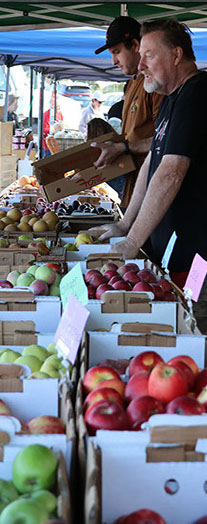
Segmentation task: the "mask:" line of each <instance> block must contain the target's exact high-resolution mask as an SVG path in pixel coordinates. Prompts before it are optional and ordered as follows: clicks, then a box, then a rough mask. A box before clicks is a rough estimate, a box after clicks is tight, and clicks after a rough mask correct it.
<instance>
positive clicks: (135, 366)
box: [129, 351, 163, 377]
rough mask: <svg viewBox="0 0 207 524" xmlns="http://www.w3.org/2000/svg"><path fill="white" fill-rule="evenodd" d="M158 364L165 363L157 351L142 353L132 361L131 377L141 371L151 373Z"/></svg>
mask: <svg viewBox="0 0 207 524" xmlns="http://www.w3.org/2000/svg"><path fill="white" fill-rule="evenodd" d="M158 362H163V358H162V357H161V356H160V355H159V354H158V353H156V351H142V353H140V354H139V355H136V357H133V358H132V359H131V360H130V364H129V376H130V377H131V376H132V375H135V374H136V373H140V372H141V371H147V373H151V371H152V369H153V368H154V367H155V366H156V364H158Z"/></svg>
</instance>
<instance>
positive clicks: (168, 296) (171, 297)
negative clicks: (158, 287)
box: [163, 291, 177, 302]
mask: <svg viewBox="0 0 207 524" xmlns="http://www.w3.org/2000/svg"><path fill="white" fill-rule="evenodd" d="M163 300H164V301H165V302H176V300H177V298H176V295H175V293H174V292H173V291H165V293H164V298H163Z"/></svg>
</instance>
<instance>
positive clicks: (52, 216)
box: [42, 211, 59, 222]
mask: <svg viewBox="0 0 207 524" xmlns="http://www.w3.org/2000/svg"><path fill="white" fill-rule="evenodd" d="M42 218H43V220H45V221H46V222H47V220H53V221H54V222H59V218H58V216H57V215H56V213H55V212H54V211H48V212H47V213H45V214H44V215H43V217H42Z"/></svg>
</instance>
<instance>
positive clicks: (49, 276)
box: [35, 265, 56, 285]
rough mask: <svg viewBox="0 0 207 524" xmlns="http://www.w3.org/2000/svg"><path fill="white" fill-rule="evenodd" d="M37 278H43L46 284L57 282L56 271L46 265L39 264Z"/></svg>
mask: <svg viewBox="0 0 207 524" xmlns="http://www.w3.org/2000/svg"><path fill="white" fill-rule="evenodd" d="M35 278H36V279H37V280H43V281H44V282H46V284H48V285H51V284H53V283H54V282H55V279H56V273H55V271H53V269H51V267H48V266H46V265H42V266H39V267H38V268H37V271H36V273H35Z"/></svg>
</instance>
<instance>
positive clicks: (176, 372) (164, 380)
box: [148, 362, 188, 404]
mask: <svg viewBox="0 0 207 524" xmlns="http://www.w3.org/2000/svg"><path fill="white" fill-rule="evenodd" d="M187 391H188V383H187V380H186V377H185V375H184V373H183V372H182V371H181V370H180V369H178V368H175V367H174V366H170V365H168V364H165V363H162V362H160V363H159V364H157V365H156V366H155V367H154V369H153V370H152V371H151V373H150V375H149V382H148V393H149V395H150V396H152V397H155V398H157V399H158V400H161V401H162V402H165V403H166V404H167V403H168V402H170V401H171V400H173V399H174V398H175V397H179V396H181V395H185V394H186V393H187Z"/></svg>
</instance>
